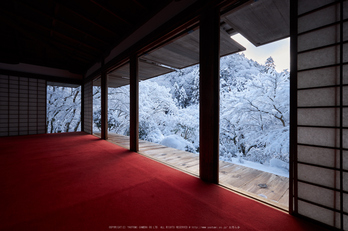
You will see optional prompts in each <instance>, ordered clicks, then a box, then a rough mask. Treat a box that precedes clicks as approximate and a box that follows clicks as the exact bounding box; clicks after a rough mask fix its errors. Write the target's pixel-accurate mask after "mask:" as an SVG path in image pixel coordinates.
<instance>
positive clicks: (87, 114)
mask: <svg viewBox="0 0 348 231" xmlns="http://www.w3.org/2000/svg"><path fill="white" fill-rule="evenodd" d="M83 89H84V128H83V131H84V132H87V133H89V134H92V105H93V95H92V81H89V82H87V83H85V84H84V88H83Z"/></svg>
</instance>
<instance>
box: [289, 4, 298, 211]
mask: <svg viewBox="0 0 348 231" xmlns="http://www.w3.org/2000/svg"><path fill="white" fill-rule="evenodd" d="M297 11H298V6H297V0H293V1H291V2H290V134H289V135H290V136H289V139H290V150H289V151H290V162H289V166H290V170H289V213H290V214H294V215H295V214H297V213H298V210H297V207H298V201H297V183H298V182H297V23H298V19H297V15H298V12H297Z"/></svg>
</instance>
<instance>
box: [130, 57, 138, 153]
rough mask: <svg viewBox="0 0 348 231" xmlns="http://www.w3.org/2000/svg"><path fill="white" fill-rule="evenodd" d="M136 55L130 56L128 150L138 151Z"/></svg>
mask: <svg viewBox="0 0 348 231" xmlns="http://www.w3.org/2000/svg"><path fill="white" fill-rule="evenodd" d="M138 63H139V62H138V57H137V56H136V55H133V56H131V58H130V64H129V67H130V68H129V69H130V70H129V73H130V150H131V151H133V152H138V151H139V74H138V73H139V70H138Z"/></svg>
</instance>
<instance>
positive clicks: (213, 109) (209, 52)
mask: <svg viewBox="0 0 348 231" xmlns="http://www.w3.org/2000/svg"><path fill="white" fill-rule="evenodd" d="M199 39H200V53H199V60H200V96H199V97H200V126H199V139H200V149H199V150H200V156H199V157H200V158H199V167H200V169H199V175H200V178H201V179H202V180H204V181H207V182H211V183H216V184H217V183H218V182H219V113H220V102H219V101H220V73H219V72H220V54H219V53H220V12H219V9H218V8H211V9H206V10H205V11H204V12H203V13H202V14H201V18H200V37H199Z"/></svg>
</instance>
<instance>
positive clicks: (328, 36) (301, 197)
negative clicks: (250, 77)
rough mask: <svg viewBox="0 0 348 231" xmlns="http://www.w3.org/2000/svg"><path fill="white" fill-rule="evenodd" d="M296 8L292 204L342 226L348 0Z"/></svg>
mask: <svg viewBox="0 0 348 231" xmlns="http://www.w3.org/2000/svg"><path fill="white" fill-rule="evenodd" d="M294 6H296V4H294V5H292V7H293V8H294ZM293 8H292V10H294V9H293ZM296 10H297V13H296V14H292V17H293V18H292V20H295V21H296V20H297V33H295V34H294V33H292V35H291V36H292V39H294V40H296V42H297V52H293V53H292V55H295V56H296V59H297V70H295V71H296V74H297V89H295V92H296V93H295V94H296V95H297V158H295V162H294V170H295V175H294V176H295V179H294V183H295V184H294V189H295V191H294V202H295V204H294V209H295V211H296V210H297V213H298V214H300V215H303V216H306V217H309V218H312V219H315V220H318V221H320V222H322V223H325V224H328V225H330V226H334V227H336V228H339V229H342V230H343V229H344V230H348V63H347V62H348V20H347V18H348V1H347V0H341V1H339V0H338V1H333V0H316V1H313V0H298V1H297V9H296ZM293 12H294V11H293ZM294 15H297V16H294ZM294 53H295V54H294ZM296 53H297V55H296ZM296 59H295V60H296ZM293 60H294V59H293ZM292 71H294V70H293V69H292ZM292 76H295V77H296V75H292ZM292 92H294V89H292ZM295 109H296V108H295ZM292 121H293V122H294V121H295V120H292ZM295 122H296V121H295Z"/></svg>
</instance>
